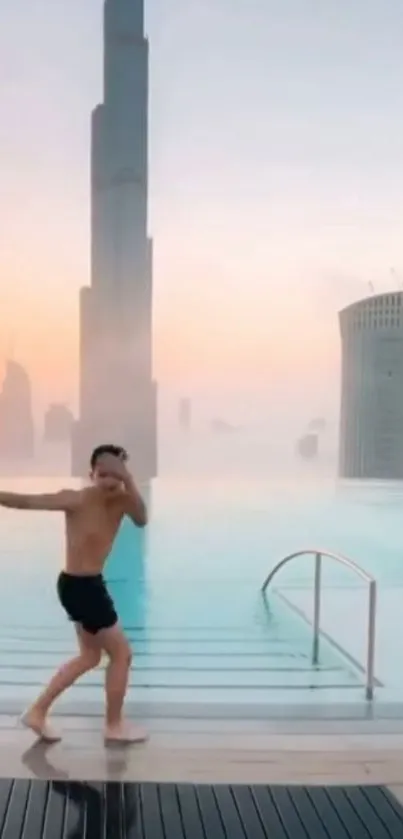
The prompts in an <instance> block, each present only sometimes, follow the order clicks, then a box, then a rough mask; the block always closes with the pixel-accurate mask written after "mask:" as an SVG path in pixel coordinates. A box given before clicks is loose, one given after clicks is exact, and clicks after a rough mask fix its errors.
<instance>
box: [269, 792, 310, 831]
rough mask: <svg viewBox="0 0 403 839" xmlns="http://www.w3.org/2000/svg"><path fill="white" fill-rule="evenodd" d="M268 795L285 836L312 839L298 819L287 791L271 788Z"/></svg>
mask: <svg viewBox="0 0 403 839" xmlns="http://www.w3.org/2000/svg"><path fill="white" fill-rule="evenodd" d="M270 793H271V795H272V796H273V801H274V804H275V806H276V808H277V810H278V812H279V815H280V817H281V820H282V822H283V824H284V827H285V830H286V833H287V835H289V836H292V839H312V837H311V836H310V834H309V832H308V830H307V829H305V827H304V825H303V823H302V822H301V819H300V818H299V815H298V812H297V810H296V809H295V807H294V804H293V802H292V799H291V796H290V793H289V791H288V789H287V788H286V787H273V788H272V789H270ZM315 839H316V837H315Z"/></svg>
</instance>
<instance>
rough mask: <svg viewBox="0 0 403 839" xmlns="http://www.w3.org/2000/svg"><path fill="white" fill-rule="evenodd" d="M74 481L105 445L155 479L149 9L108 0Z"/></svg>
mask: <svg viewBox="0 0 403 839" xmlns="http://www.w3.org/2000/svg"><path fill="white" fill-rule="evenodd" d="M79 404H80V407H79V420H78V422H77V424H76V425H75V428H74V432H73V457H72V460H73V464H72V465H73V473H74V474H75V475H78V476H79V475H83V474H86V472H87V471H88V457H89V453H90V450H91V449H92V448H93V447H94V446H95V445H97V444H99V443H100V442H116V443H118V444H121V445H123V446H125V447H126V448H127V449H128V451H129V454H130V455H131V459H132V461H133V463H134V466H135V471H136V475H137V477H138V478H139V479H141V480H143V481H148V480H149V479H150V478H152V477H154V476H155V475H156V471H157V451H156V448H157V446H156V413H157V405H156V385H155V383H154V381H153V378H152V242H151V240H150V239H149V237H148V41H147V39H146V38H145V37H144V4H143V0H105V5H104V101H103V103H102V104H101V105H99V106H98V107H97V108H96V109H95V111H94V112H93V115H92V143H91V285H90V286H89V287H86V288H83V289H81V295H80V394H79Z"/></svg>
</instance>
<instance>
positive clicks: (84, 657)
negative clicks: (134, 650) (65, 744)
mask: <svg viewBox="0 0 403 839" xmlns="http://www.w3.org/2000/svg"><path fill="white" fill-rule="evenodd" d="M75 627H76V632H77V638H78V643H79V646H80V652H79V654H78V655H77V656H75V657H74V658H71V659H70V661H67V662H66V663H65V664H62V666H61V667H60V669H59V670H58V671H57V673H55V675H54V676H53V678H52V679H51V680H50V682H49V684H48V686H47V687H46V688H45V690H44V691H43V692H42V693H41V694H40V696H38V699H37V700H36V702H34V704H33V705H31V707H30V708H29V709H28V710H27V711H26V712H25V714H24V715H23V717H22V718H21V721H22V723H23V724H24V725H25V726H27V727H28V728H31V729H32V731H34V732H35V734H37V735H38V737H42V738H43V739H44V740H48V741H51V742H55V741H56V740H60V737H59V736H58V735H57V734H55V733H54V732H53V731H52V730H51V728H50V727H49V726H48V724H47V715H48V712H49V710H50V707H51V705H53V703H54V701H55V700H56V699H57V698H58V697H59V696H60V694H61V693H64V691H65V690H67V689H68V688H69V687H71V686H72V685H73V684H74V682H76V681H77V679H79V678H80V676H83V675H84V673H88V671H89V670H93V669H94V668H95V667H98V664H99V662H100V660H101V652H102V649H101V646H100V644H99V641H98V638H97V636H96V635H91V634H90V633H88V632H85V630H84V629H82V627H81V626H79V625H78V624H76V625H75Z"/></svg>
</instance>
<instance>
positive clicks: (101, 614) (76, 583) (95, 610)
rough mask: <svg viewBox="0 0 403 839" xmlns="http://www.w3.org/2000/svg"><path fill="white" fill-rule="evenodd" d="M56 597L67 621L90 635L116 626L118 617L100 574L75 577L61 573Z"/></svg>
mask: <svg viewBox="0 0 403 839" xmlns="http://www.w3.org/2000/svg"><path fill="white" fill-rule="evenodd" d="M57 593H58V595H59V600H60V603H61V604H62V606H63V609H64V610H65V612H67V615H68V617H69V618H70V620H71V621H74V623H79V624H81V626H82V627H83V629H85V631H86V632H90V633H91V635H96V633H97V632H99V631H100V630H101V629H110V627H111V626H114V625H115V623H117V620H118V616H117V614H116V611H115V607H114V605H113V601H112V598H111V596H110V595H109V593H108V590H107V588H106V585H105V580H104V578H103V576H102V574H97V575H96V576H86V577H78V576H74V575H73V574H66V572H65V571H62V573H61V574H60V575H59V578H58V581H57Z"/></svg>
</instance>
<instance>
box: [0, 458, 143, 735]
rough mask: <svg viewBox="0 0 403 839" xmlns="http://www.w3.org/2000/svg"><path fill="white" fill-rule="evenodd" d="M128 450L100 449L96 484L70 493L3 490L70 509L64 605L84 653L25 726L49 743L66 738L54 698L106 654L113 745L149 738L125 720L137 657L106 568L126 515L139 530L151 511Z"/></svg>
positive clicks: (7, 501) (42, 505) (15, 504)
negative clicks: (55, 717) (53, 716)
mask: <svg viewBox="0 0 403 839" xmlns="http://www.w3.org/2000/svg"><path fill="white" fill-rule="evenodd" d="M126 464H127V453H126V452H125V450H124V449H123V448H121V447H120V446H114V445H109V444H106V445H102V446H98V447H97V448H96V449H95V450H94V451H93V453H92V455H91V460H90V478H91V484H90V485H89V486H87V487H85V488H84V489H81V490H72V489H62V490H61V491H59V492H56V493H50V494H46V495H20V494H17V493H12V492H0V505H1V506H3V507H11V508H14V509H18V510H52V511H55V512H56V511H57V512H62V513H64V515H65V523H66V559H65V567H64V570H63V571H62V572H61V574H60V575H59V578H58V582H57V590H58V596H59V600H60V602H61V604H62V606H63V608H64V610H65V611H66V613H67V615H68V617H69V618H70V620H71V621H73V622H74V626H75V630H76V633H77V639H78V644H79V653H78V655H76V656H75V657H74V658H72V659H71V660H70V661H68V662H66V663H65V664H63V665H62V667H61V668H60V669H59V670H58V671H57V673H55V675H54V676H53V678H52V679H51V681H50V683H49V684H48V686H47V687H46V689H45V690H44V691H43V693H41V695H40V696H39V697H38V699H37V700H36V702H34V704H33V705H32V706H31V707H30V708H29V709H28V710H27V711H26V712H25V714H24V715H23V717H22V720H21V721H22V723H23V724H24V725H25V726H26V727H27V728H30V729H32V731H34V732H35V734H37V736H38V737H41V738H42V739H43V740H46V741H48V742H56V741H58V740H60V739H61V738H60V736H59V735H58V734H57V733H55V732H54V731H53V730H52V729H51V727H50V726H49V724H48V721H47V719H48V712H49V710H50V708H51V706H52V705H53V703H54V701H55V700H56V699H57V698H58V697H59V696H60V695H61V694H62V693H64V691H65V690H67V689H68V688H69V687H71V685H72V684H73V683H74V682H75V681H76V680H77V679H78V678H79V677H80V676H83V675H84V673H87V672H88V671H89V670H92V669H93V668H95V667H97V666H98V664H99V663H100V660H101V656H102V653H103V652H105V653H106V654H107V656H108V658H109V662H108V665H107V668H106V678H105V692H106V720H105V742H106V743H116V742H117V743H121V742H124V743H133V742H141V741H143V740H145V739H146V735H145V733H144V732H143V731H142V730H139V729H135V728H134V727H132V726H130V725H128V724H127V723H126V722H125V721H124V720H123V703H124V698H125V695H126V690H127V685H128V679H129V672H130V664H131V659H132V653H131V648H130V645H129V642H128V640H127V639H126V638H125V635H124V634H123V631H122V629H121V627H120V626H119V623H118V617H117V614H116V611H115V608H114V605H113V602H112V600H111V597H110V595H109V594H108V591H107V589H106V585H105V582H104V578H103V576H102V572H103V568H104V565H105V562H106V560H107V557H108V555H109V553H110V550H111V547H112V544H113V541H114V539H115V536H116V534H117V531H118V529H119V526H120V523H121V521H122V519H123V517H124V516H125V515H126V516H129V518H131V520H132V521H133V522H134V524H135V525H137V527H144V526H145V525H146V524H147V510H146V507H145V504H144V501H143V499H142V498H141V496H140V493H139V491H138V489H137V487H136V484H135V482H134V480H133V478H132V477H131V475H130V473H129V472H128V470H127V465H126Z"/></svg>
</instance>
